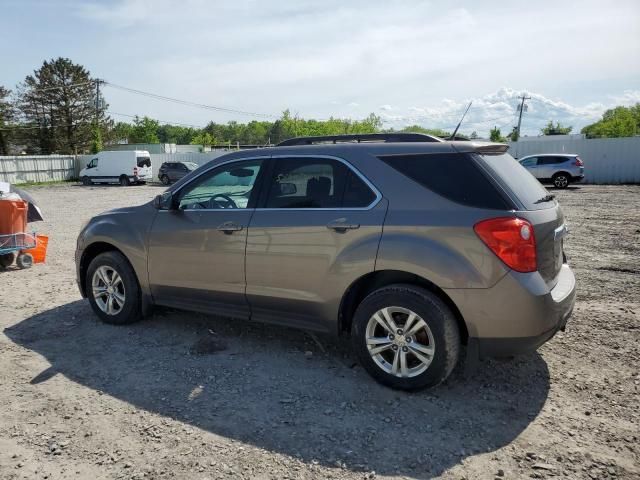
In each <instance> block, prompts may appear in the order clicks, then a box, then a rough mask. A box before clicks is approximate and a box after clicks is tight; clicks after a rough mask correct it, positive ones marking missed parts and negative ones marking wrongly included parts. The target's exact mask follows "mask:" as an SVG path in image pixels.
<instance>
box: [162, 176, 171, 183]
mask: <svg viewBox="0 0 640 480" xmlns="http://www.w3.org/2000/svg"><path fill="white" fill-rule="evenodd" d="M160 181H161V182H162V184H163V185H169V184H170V183H171V180H169V177H168V176H167V175H163V176H162V177H160Z"/></svg>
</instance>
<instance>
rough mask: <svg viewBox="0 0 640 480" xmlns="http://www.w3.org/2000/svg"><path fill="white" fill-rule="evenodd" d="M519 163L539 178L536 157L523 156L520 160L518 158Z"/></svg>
mask: <svg viewBox="0 0 640 480" xmlns="http://www.w3.org/2000/svg"><path fill="white" fill-rule="evenodd" d="M520 165H522V166H523V167H524V168H526V169H527V170H529V172H531V175H533V176H534V177H536V178H540V177H539V176H538V157H528V158H523V159H522V160H520Z"/></svg>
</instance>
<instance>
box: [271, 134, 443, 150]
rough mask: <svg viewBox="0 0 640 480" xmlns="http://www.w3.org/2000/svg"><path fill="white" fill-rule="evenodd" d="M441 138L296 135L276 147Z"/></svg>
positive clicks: (387, 135) (430, 136)
mask: <svg viewBox="0 0 640 480" xmlns="http://www.w3.org/2000/svg"><path fill="white" fill-rule="evenodd" d="M443 141H444V140H442V139H441V138H438V137H434V136H432V135H425V134H423V133H402V132H400V133H363V134H355V135H322V136H317V137H296V138H290V139H289V140H284V141H283V142H280V143H278V144H277V145H276V147H293V146H299V145H313V144H314V143H338V142H353V143H361V142H385V143H388V142H443Z"/></svg>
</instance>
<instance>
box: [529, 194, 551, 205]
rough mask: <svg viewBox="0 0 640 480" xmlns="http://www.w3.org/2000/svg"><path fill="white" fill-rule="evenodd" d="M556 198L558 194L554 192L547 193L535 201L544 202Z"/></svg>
mask: <svg viewBox="0 0 640 480" xmlns="http://www.w3.org/2000/svg"><path fill="white" fill-rule="evenodd" d="M554 198H556V196H555V195H554V194H553V193H550V194H549V195H545V196H544V197H542V198H540V199H538V200H536V201H535V202H533V203H544V202H550V201H551V200H553V199H554Z"/></svg>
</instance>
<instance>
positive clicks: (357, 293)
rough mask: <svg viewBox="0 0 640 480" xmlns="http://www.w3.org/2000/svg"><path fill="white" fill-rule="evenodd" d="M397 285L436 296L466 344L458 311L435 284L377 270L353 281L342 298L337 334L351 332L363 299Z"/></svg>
mask: <svg viewBox="0 0 640 480" xmlns="http://www.w3.org/2000/svg"><path fill="white" fill-rule="evenodd" d="M397 283H403V284H409V285H415V286H418V287H421V288H424V289H425V290H428V291H430V292H431V293H434V294H435V295H437V296H438V297H439V298H440V299H441V300H442V301H443V302H444V303H445V304H446V305H447V306H448V307H449V308H450V309H451V312H452V313H453V315H454V316H455V318H456V322H457V324H458V328H459V329H460V338H461V340H462V343H463V345H466V344H467V339H468V338H469V331H468V329H467V325H466V323H465V321H464V318H463V316H462V314H461V313H460V310H459V309H458V307H457V306H456V304H455V303H454V302H453V300H451V298H450V297H449V296H448V295H447V294H446V293H445V291H444V290H442V289H441V288H440V287H438V286H437V285H436V284H435V283H433V282H431V281H429V280H427V279H426V278H423V277H421V276H419V275H416V274H413V273H408V272H403V271H400V270H379V271H375V272H370V273H368V274H366V275H363V276H362V277H360V278H358V279H357V280H356V281H354V282H353V283H352V284H351V285H350V286H349V288H348V289H347V291H346V292H345V293H344V295H343V296H342V300H341V301H340V309H339V313H338V333H340V334H344V333H349V332H350V331H351V322H352V319H353V314H354V313H355V311H356V308H358V305H359V304H360V302H362V300H364V298H365V297H366V296H367V295H369V294H370V293H371V292H373V291H374V290H377V289H379V288H382V287H386V286H388V285H393V284H397Z"/></svg>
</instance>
